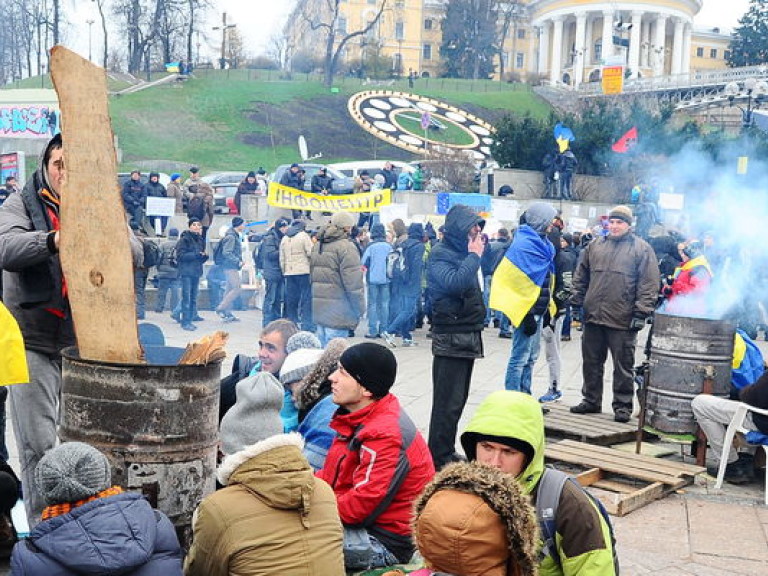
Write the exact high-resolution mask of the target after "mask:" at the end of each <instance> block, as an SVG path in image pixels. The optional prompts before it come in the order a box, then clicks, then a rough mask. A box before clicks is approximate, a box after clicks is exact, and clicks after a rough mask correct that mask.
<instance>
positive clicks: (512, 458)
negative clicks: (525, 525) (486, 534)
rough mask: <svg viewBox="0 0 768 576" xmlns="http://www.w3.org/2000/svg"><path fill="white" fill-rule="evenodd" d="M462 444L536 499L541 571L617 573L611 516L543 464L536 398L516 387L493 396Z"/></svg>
mask: <svg viewBox="0 0 768 576" xmlns="http://www.w3.org/2000/svg"><path fill="white" fill-rule="evenodd" d="M461 445H462V447H463V448H464V452H465V454H466V455H467V458H469V460H471V461H475V460H476V461H477V462H479V463H481V464H486V465H488V466H492V467H494V468H498V469H499V470H501V471H502V472H505V473H507V474H509V475H511V476H512V477H514V478H516V479H517V481H518V482H519V483H520V485H521V486H522V488H523V492H524V493H525V494H529V495H531V497H532V498H533V504H534V506H536V512H537V516H538V521H539V529H540V531H541V538H542V546H541V547H540V548H541V550H542V553H541V560H540V564H539V573H540V574H553V575H555V574H562V575H566V576H587V575H592V574H599V575H600V576H613V575H615V574H618V570H617V564H618V563H617V560H616V557H615V550H614V544H613V535H612V532H611V527H610V525H609V524H608V521H607V520H606V518H607V517H606V516H604V515H603V513H602V512H601V510H600V508H599V507H598V505H597V503H596V502H595V501H594V500H592V498H591V497H590V496H589V495H588V494H587V493H586V492H585V491H584V490H583V489H582V488H581V487H580V486H579V485H578V484H577V483H576V482H575V481H570V480H568V477H567V475H565V474H564V473H562V472H560V471H558V470H554V469H552V468H547V467H545V466H544V417H543V415H542V411H541V406H540V404H539V403H538V402H537V400H536V399H535V398H533V397H532V396H530V395H528V394H526V393H524V392H517V391H511V390H500V391H497V392H494V393H492V394H490V395H489V396H488V397H486V399H485V400H483V402H482V403H481V404H480V406H479V407H478V408H477V411H476V412H475V414H474V415H473V416H472V419H471V420H470V422H469V425H468V426H467V429H466V431H465V432H464V434H462V435H461ZM558 489H559V498H558V497H557V494H558V492H557V491H556V490H558ZM550 497H551V498H550ZM547 509H551V510H553V511H554V519H552V518H551V516H550V517H547V514H548V513H549V514H551V512H549V511H548V510H547Z"/></svg>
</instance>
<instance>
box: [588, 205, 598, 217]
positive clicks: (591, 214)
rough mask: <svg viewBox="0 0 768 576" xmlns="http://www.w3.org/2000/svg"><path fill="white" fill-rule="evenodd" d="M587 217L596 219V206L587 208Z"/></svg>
mask: <svg viewBox="0 0 768 576" xmlns="http://www.w3.org/2000/svg"><path fill="white" fill-rule="evenodd" d="M589 217H590V218H596V217H597V207H596V206H590V207H589Z"/></svg>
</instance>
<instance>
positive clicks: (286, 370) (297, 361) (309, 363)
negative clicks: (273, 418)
mask: <svg viewBox="0 0 768 576" xmlns="http://www.w3.org/2000/svg"><path fill="white" fill-rule="evenodd" d="M285 349H286V351H287V352H288V356H286V358H285V362H283V366H282V368H280V383H281V384H282V385H283V407H282V409H281V410H280V418H281V419H282V420H283V431H284V432H295V431H296V430H297V429H298V427H299V409H298V408H297V407H296V404H294V402H293V394H294V390H295V389H296V388H298V385H299V383H300V382H301V379H302V378H304V376H306V375H307V374H309V372H310V371H311V370H312V368H314V367H315V363H316V362H317V361H318V360H319V359H320V356H322V354H323V349H322V347H321V346H320V340H318V339H317V336H315V335H314V334H312V332H297V333H296V334H294V335H293V336H291V337H290V338H289V339H288V342H287V343H286V345H285Z"/></svg>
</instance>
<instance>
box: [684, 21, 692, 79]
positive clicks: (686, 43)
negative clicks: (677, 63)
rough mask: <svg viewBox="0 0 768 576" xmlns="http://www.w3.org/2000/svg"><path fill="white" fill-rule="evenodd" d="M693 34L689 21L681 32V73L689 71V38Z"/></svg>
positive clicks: (688, 72)
mask: <svg viewBox="0 0 768 576" xmlns="http://www.w3.org/2000/svg"><path fill="white" fill-rule="evenodd" d="M692 36H693V25H692V24H691V23H690V22H689V23H688V24H686V25H685V32H684V33H683V66H682V68H683V70H682V72H683V74H690V73H691V38H692Z"/></svg>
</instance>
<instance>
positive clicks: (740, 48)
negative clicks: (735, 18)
mask: <svg viewBox="0 0 768 576" xmlns="http://www.w3.org/2000/svg"><path fill="white" fill-rule="evenodd" d="M729 49H730V54H729V56H728V65H729V66H757V65H760V64H765V63H766V62H768V0H751V1H750V3H749V9H748V10H747V12H746V14H744V16H742V17H741V19H740V20H739V27H738V28H736V31H735V32H734V33H733V36H732V37H731V43H730V46H729Z"/></svg>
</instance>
